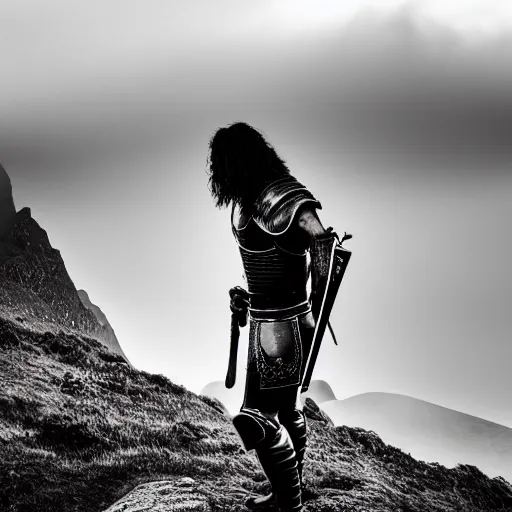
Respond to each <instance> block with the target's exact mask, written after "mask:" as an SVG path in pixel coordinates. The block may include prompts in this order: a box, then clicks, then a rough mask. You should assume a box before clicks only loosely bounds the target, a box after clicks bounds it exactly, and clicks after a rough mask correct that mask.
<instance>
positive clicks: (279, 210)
mask: <svg viewBox="0 0 512 512" xmlns="http://www.w3.org/2000/svg"><path fill="white" fill-rule="evenodd" d="M305 204H310V205H311V206H313V207H314V208H318V209H321V208H322V205H321V204H320V202H319V201H318V200H317V199H315V197H314V196H313V194H312V193H311V192H310V191H309V190H308V189H307V188H306V187H305V186H304V185H302V184H301V183H299V182H298V181H297V180H296V179H295V178H294V177H293V176H285V177H284V178H281V179H279V180H277V181H274V182H273V183H271V184H270V185H268V186H267V187H266V188H265V189H264V190H263V191H262V193H261V194H260V196H259V197H258V199H257V200H256V203H255V204H254V213H253V216H252V218H253V219H254V222H256V224H257V225H258V226H259V227H260V228H261V229H263V231H265V232H266V233H269V234H271V235H281V234H283V233H285V232H286V231H287V230H288V228H289V227H290V225H291V223H292V221H293V218H294V217H295V214H296V213H297V210H298V209H299V208H300V207H301V206H303V205H305Z"/></svg>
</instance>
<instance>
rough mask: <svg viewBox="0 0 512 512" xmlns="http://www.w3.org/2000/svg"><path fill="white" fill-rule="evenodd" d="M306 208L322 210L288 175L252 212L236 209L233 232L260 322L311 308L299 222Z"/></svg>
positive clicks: (305, 243)
mask: <svg viewBox="0 0 512 512" xmlns="http://www.w3.org/2000/svg"><path fill="white" fill-rule="evenodd" d="M304 205H309V206H311V207H314V208H321V205H320V203H319V202H318V201H317V200H316V199H315V198H314V197H313V195H312V194H311V193H310V192H309V191H308V190H307V189H306V188H305V187H304V186H303V185H302V184H300V183H299V182H298V181H297V180H296V179H295V178H293V177H292V176H287V177H285V178H282V179H280V180H277V181H275V182H274V183H272V184H270V185H269V186H268V187H266V188H265V189H264V190H263V191H262V193H261V195H260V196H259V198H258V199H257V200H256V202H255V204H254V206H253V208H252V210H251V212H250V213H248V212H245V211H244V210H243V209H241V208H240V207H238V206H237V205H235V206H234V207H233V212H232V220H231V225H232V231H233V234H234V236H235V239H236V241H237V243H238V246H239V249H240V254H241V257H242V263H243V267H244V271H245V276H246V280H247V287H248V291H249V296H250V302H251V308H250V311H251V316H253V317H255V318H257V316H258V314H259V315H261V316H262V317H263V318H265V319H281V318H284V317H285V316H286V315H289V316H294V313H295V314H296V313H299V312H300V307H301V305H302V306H303V305H307V292H306V283H307V279H308V263H307V253H306V249H307V247H308V241H307V239H306V238H305V236H304V235H303V234H302V233H301V231H300V230H299V228H298V227H297V226H296V223H295V222H294V220H295V217H296V215H297V212H298V211H299V209H300V208H301V207H302V206H304ZM297 308H299V309H297Z"/></svg>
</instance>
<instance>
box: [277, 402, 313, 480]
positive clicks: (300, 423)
mask: <svg viewBox="0 0 512 512" xmlns="http://www.w3.org/2000/svg"><path fill="white" fill-rule="evenodd" d="M279 420H280V421H281V423H282V425H283V426H284V427H285V428H286V430H288V434H290V438H291V440H292V443H293V448H294V450H295V456H296V458H297V471H298V473H299V480H300V486H301V489H303V488H304V482H303V479H302V473H303V468H304V456H305V454H306V448H307V446H308V427H307V422H306V415H305V414H304V412H303V411H301V410H299V409H294V410H293V411H290V412H282V413H280V414H279Z"/></svg>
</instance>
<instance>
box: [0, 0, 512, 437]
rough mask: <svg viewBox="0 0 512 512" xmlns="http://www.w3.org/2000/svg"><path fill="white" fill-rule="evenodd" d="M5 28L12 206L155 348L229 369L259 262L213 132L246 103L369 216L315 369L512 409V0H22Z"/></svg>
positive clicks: (248, 114) (338, 216) (115, 317)
mask: <svg viewBox="0 0 512 512" xmlns="http://www.w3.org/2000/svg"><path fill="white" fill-rule="evenodd" d="M0 39H1V44H0V61H1V62H2V79H1V85H0V161H1V162H2V163H3V165H4V167H5V168H6V170H7V172H8V173H9V175H10V176H11V180H12V184H13V188H14V199H15V203H16V207H17V209H20V208H22V207H23V206H30V207H31V208H32V212H33V216H34V218H35V219H36V220H37V221H38V222H39V223H40V224H41V226H42V227H43V228H45V229H46V230H47V232H48V234H49V237H50V241H51V242H52V245H53V246H54V247H56V248H58V249H59V250H60V251H61V254H62V256H63V258H64V261H65V263H66V267H67V269H68V272H69V273H70V275H71V278H72V279H73V281H74V283H75V285H76V287H77V288H84V289H85V290H87V292H88V293H89V296H90V298H91V300H92V301H93V302H94V303H96V304H97V305H99V306H100V307H101V308H102V310H103V311H104V312H105V314H106V315H107V317H108V318H109V320H110V322H111V324H112V325H113V327H114V329H115V331H116V334H117V336H118V338H119V341H120V343H121V345H122V347H123V350H124V352H125V353H126V355H127V356H128V358H129V359H130V360H131V362H132V363H133V364H134V365H135V366H137V367H138V368H141V369H144V370H146V371H150V372H155V373H163V374H164V375H167V376H168V377H170V378H171V379H173V380H174V381H176V382H178V383H181V384H184V385H185V386H187V387H188V388H190V389H191V390H193V391H196V392H199V391H200V390H201V389H202V387H203V386H204V385H205V384H207V383H208V382H210V381H214V380H222V379H223V378H224V376H225V371H226V365H227V357H228V345H229V340H228V338H229V306H228V301H229V298H228V293H227V291H228V289H229V288H230V287H231V286H233V285H236V284H240V285H243V284H244V283H243V281H242V279H241V274H242V267H241V262H240V258H239V254H238V253H237V248H236V245H235V243H234V240H233V239H232V235H231V232H230V227H229V214H228V212H227V211H219V210H216V209H215V208H214V206H213V201H212V199H211V198H210V196H209V192H208V189H207V176H206V174H205V166H206V156H207V153H206V150H207V143H208V139H209V137H210V136H211V135H212V134H213V133H214V131H215V130H216V128H218V127H219V126H223V125H225V124H227V123H229V122H233V121H236V120H243V121H246V122H248V123H250V124H253V125H254V126H256V127H257V128H260V129H261V130H262V131H263V132H264V134H265V135H266V136H267V137H268V139H269V140H270V142H271V143H272V144H273V145H274V146H275V148H276V149H277V151H278V153H279V154H280V155H281V156H282V157H283V158H284V159H285V160H286V161H287V163H288V165H289V167H290V169H291V170H292V173H294V174H295V175H296V177H297V178H298V179H299V180H301V181H302V182H304V183H305V184H306V185H307V186H308V187H309V188H310V189H311V190H312V192H313V193H314V194H315V195H316V196H317V197H318V198H319V199H320V201H321V202H322V204H323V210H322V212H321V218H322V220H323V222H324V224H326V225H332V226H334V227H335V229H336V230H337V231H339V232H343V231H344V230H347V231H349V232H351V233H353V235H354V239H353V240H352V241H351V242H349V244H350V248H351V249H352V250H353V253H354V255H353V258H352V261H351V263H350V266H349V268H348V270H347V275H346V278H345V281H344V283H343V287H342V289H341V291H340V295H339V299H338V302H337V304H336V306H335V308H334V312H333V326H334V329H335V330H336V332H337V336H338V338H339V342H340V346H339V347H334V345H333V344H332V343H331V342H330V340H329V339H326V343H325V347H324V348H323V350H322V353H321V355H320V359H319V362H318V366H317V369H316V371H315V375H314V377H315V378H323V379H325V380H327V381H328V382H329V383H330V384H331V386H332V388H333V389H334V392H335V393H336V395H337V397H338V398H345V397H348V396H352V395H355V394H358V393H363V392H366V391H388V392H398V393H404V394H407V395H410V396H414V397H416V398H420V399H423V400H427V401H431V402H434V403H436V404H439V405H443V406H446V407H450V408H453V409H456V410H460V411H463V412H466V413H469V414H474V415H477V416H481V417H484V418H486V419H489V420H492V421H496V422H500V423H503V424H506V425H508V426H511V427H512V395H511V394H510V389H511V388H512V372H510V361H511V359H512V346H511V343H510V339H511V334H512V320H511V314H510V312H511V306H512V297H511V295H512V292H511V290H512V273H511V272H510V253H511V250H512V241H511V237H510V220H509V219H510V218H511V217H512V171H511V163H512V92H511V91H512V4H511V3H510V2H507V1H501V2H499V1H491V0H485V1H484V0H478V1H464V2H456V1H454V2H449V3H448V2H446V1H440V0H439V1H438V0H429V1H428V2H427V1H416V2H401V1H398V0H394V1H392V0H389V1H381V2H362V1H357V2H356V1H344V2H336V1H334V0H329V1H328V0H315V1H313V0H311V1H306V0H294V1H291V0H282V1H279V0H275V1H270V0H265V1H259V2H239V1H235V0H220V1H216V2H209V1H206V0H203V1H189V2H186V3H185V2H170V1H147V0H146V1H144V2H142V1H134V0H123V1H122V2H121V1H101V2H99V1H89V2H77V1H70V0H66V1H63V0H55V1H51V2H50V1H47V2H35V1H23V2H16V3H14V2H6V1H3V0H2V1H0ZM347 245H348V244H347ZM244 336H245V337H246V336H247V333H245V334H244ZM245 350H246V345H243V347H242V348H241V350H240V354H239V357H240V364H241V367H243V359H244V358H245ZM242 369H243V368H242ZM239 376H240V374H239ZM242 384H243V380H242V379H240V377H239V385H242Z"/></svg>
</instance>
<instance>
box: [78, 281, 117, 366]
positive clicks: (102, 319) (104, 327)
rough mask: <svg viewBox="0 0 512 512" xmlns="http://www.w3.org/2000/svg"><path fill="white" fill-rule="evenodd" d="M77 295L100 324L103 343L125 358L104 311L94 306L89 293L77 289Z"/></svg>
mask: <svg viewBox="0 0 512 512" xmlns="http://www.w3.org/2000/svg"><path fill="white" fill-rule="evenodd" d="M78 297H79V298H80V300H81V301H82V304H83V305H84V306H85V307H86V308H87V309H88V310H89V311H91V312H92V313H93V314H94V316H95V317H96V320H97V321H98V323H99V324H100V326H101V332H100V336H101V339H102V341H103V342H104V344H105V345H107V347H109V348H110V349H112V350H113V351H114V352H117V353H119V354H121V355H122V356H123V357H124V358H125V359H126V356H125V355H124V352H123V350H122V349H121V345H119V341H118V340H117V336H116V333H115V332H114V329H113V328H112V326H111V325H110V322H109V321H108V319H107V317H106V315H105V313H103V311H102V310H101V309H100V308H99V307H98V306H96V304H93V303H92V302H91V299H89V295H88V293H87V292H86V291H85V290H78Z"/></svg>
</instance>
